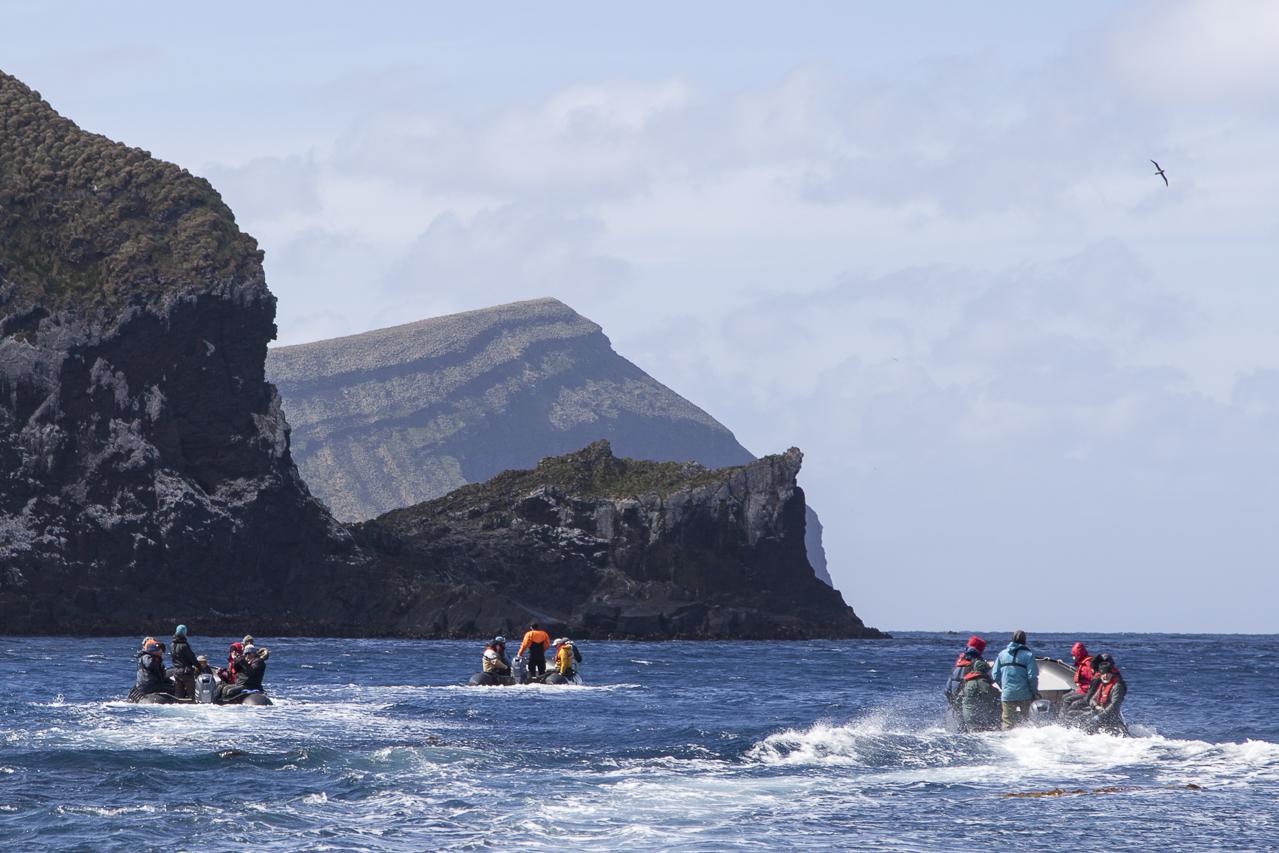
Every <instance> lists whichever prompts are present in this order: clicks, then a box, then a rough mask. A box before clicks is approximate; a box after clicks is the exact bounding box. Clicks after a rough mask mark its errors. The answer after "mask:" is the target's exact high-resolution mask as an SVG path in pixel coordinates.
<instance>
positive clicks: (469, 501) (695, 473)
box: [381, 441, 746, 521]
mask: <svg viewBox="0 0 1279 853" xmlns="http://www.w3.org/2000/svg"><path fill="white" fill-rule="evenodd" d="M744 467H746V466H744V465H739V466H735V467H731V468H720V469H717V470H711V469H709V468H707V467H705V466H704V465H699V464H697V463H696V462H650V461H647V460H642V459H621V458H618V457H617V456H614V455H613V449H612V447H611V446H610V445H609V443H608V442H607V441H597V442H595V443H593V444H591V445H590V446H589V447H585V448H583V449H581V450H579V451H577V452H576V453H568V454H565V455H563V456H552V457H548V458H546V459H543V460H542V461H541V462H539V463H537V467H536V468H533V469H531V470H526V471H504V472H502V473H501V474H498V475H497V476H496V477H494V478H493V479H491V480H489V481H487V482H484V483H475V484H472V485H467V486H462V487H461V488H460V489H457V490H456V491H453V492H450V493H449V494H447V495H445V496H444V497H441V498H437V499H435V500H433V501H427V502H425V503H422V504H419V505H417V506H414V507H408V508H406V509H402V510H397V511H395V512H391V513H388V514H387V515H385V516H383V517H382V519H381V520H383V521H394V519H396V518H397V517H399V516H401V515H404V516H419V515H422V516H432V515H435V514H436V513H445V514H447V513H449V512H453V511H455V510H458V509H462V510H465V511H469V510H470V509H471V508H472V507H475V506H477V505H484V504H490V505H501V504H504V503H506V502H509V501H510V500H512V499H514V498H519V497H522V496H523V495H526V494H528V493H529V492H532V491H534V490H535V489H539V488H546V487H549V488H554V489H558V490H559V491H561V492H562V493H564V494H565V495H569V496H572V497H573V498H577V499H581V500H600V499H625V498H636V499H638V498H643V497H645V496H648V495H657V496H658V497H661V498H665V497H667V496H668V495H670V494H671V493H673V492H677V491H682V490H685V489H695V488H697V487H699V486H707V485H711V484H713V483H720V482H724V481H725V480H726V479H728V478H729V477H730V476H731V475H732V474H733V472H735V471H738V470H741V469H742V468H744Z"/></svg>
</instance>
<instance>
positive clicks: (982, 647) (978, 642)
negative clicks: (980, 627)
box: [968, 634, 986, 654]
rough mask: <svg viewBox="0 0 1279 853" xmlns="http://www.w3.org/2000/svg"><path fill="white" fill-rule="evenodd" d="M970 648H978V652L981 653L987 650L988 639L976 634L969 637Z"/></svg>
mask: <svg viewBox="0 0 1279 853" xmlns="http://www.w3.org/2000/svg"><path fill="white" fill-rule="evenodd" d="M968 648H970V649H976V650H977V654H981V653H982V652H984V651H986V641H985V640H983V639H982V638H981V637H978V636H977V635H976V634H974V635H973V636H971V637H969V638H968Z"/></svg>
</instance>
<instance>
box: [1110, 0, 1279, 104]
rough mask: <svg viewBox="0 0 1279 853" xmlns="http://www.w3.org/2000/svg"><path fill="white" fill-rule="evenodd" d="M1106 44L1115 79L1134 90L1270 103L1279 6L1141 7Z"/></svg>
mask: <svg viewBox="0 0 1279 853" xmlns="http://www.w3.org/2000/svg"><path fill="white" fill-rule="evenodd" d="M1107 46H1108V48H1109V52H1110V59H1111V62H1112V63H1113V64H1114V67H1115V68H1116V70H1117V72H1118V74H1119V75H1120V77H1121V79H1124V80H1126V81H1127V82H1128V83H1129V84H1130V85H1132V86H1133V87H1134V88H1135V89H1136V90H1138V91H1140V92H1141V93H1142V94H1145V95H1148V96H1155V97H1159V98H1162V99H1165V100H1168V101H1182V102H1184V101H1194V100H1199V101H1220V100H1222V99H1224V100H1226V101H1229V102H1233V103H1238V102H1240V101H1260V102H1264V103H1267V104H1270V105H1274V104H1276V91H1277V88H1279V6H1276V5H1275V4H1274V3H1270V2H1266V0H1237V2H1232V3H1224V4H1223V3H1215V2H1211V0H1191V1H1190V2H1182V3H1157V4H1146V5H1145V6H1144V7H1143V8H1142V9H1141V13H1140V14H1132V15H1130V17H1129V20H1128V21H1127V22H1126V25H1125V26H1123V27H1121V28H1119V29H1118V31H1117V32H1115V33H1113V34H1112V35H1111V36H1110V38H1109V39H1108V45H1107Z"/></svg>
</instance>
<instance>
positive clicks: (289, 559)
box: [0, 74, 356, 633]
mask: <svg viewBox="0 0 1279 853" xmlns="http://www.w3.org/2000/svg"><path fill="white" fill-rule="evenodd" d="M0 129H2V132H0V625H3V630H4V631H6V632H10V633H19V632H39V633H49V632H68V633H86V632H95V631H96V632H115V631H128V632H129V633H135V632H137V631H138V630H139V626H140V625H143V624H154V623H148V622H147V621H146V620H148V619H154V620H161V619H164V620H167V619H169V618H170V617H171V616H175V615H183V616H185V617H186V618H187V619H188V620H192V619H197V618H202V619H203V624H202V627H203V628H204V629H206V630H209V629H212V628H215V627H218V626H219V625H227V626H228V627H229V626H230V625H231V624H242V620H244V619H253V618H257V617H264V618H266V617H269V619H270V621H271V622H272V623H273V624H275V625H278V626H280V627H286V626H287V625H288V624H294V623H292V622H291V621H290V620H292V619H294V618H295V617H294V616H290V615H289V613H290V612H291V611H297V610H298V609H301V610H302V611H305V615H304V616H303V615H298V616H296V619H297V622H296V624H310V623H314V622H320V621H323V620H325V619H327V618H337V617H339V616H340V614H339V613H338V612H337V611H336V610H335V609H334V608H332V607H331V605H328V604H326V603H325V602H323V601H308V600H303V599H300V598H298V597H297V596H296V595H295V594H294V591H295V590H297V589H300V588H308V587H310V586H313V583H311V581H313V580H314V579H315V578H321V577H322V578H325V579H326V582H327V583H330V584H336V585H338V586H341V585H342V580H341V578H342V575H343V573H344V572H345V571H346V570H347V569H349V568H350V566H351V565H352V564H353V561H354V560H355V557H356V551H355V549H354V546H353V543H352V542H351V539H350V536H349V535H348V534H347V532H346V531H345V529H344V528H342V527H341V525H339V524H337V523H336V522H335V521H334V520H333V519H332V517H331V516H330V515H329V513H328V512H327V510H326V509H325V508H324V506H323V505H322V504H321V503H320V502H319V501H317V500H315V499H314V498H312V497H311V496H310V494H309V493H308V491H307V489H306V486H305V485H304V484H303V482H302V480H301V479H300V478H299V477H298V475H297V471H296V469H295V467H294V465H293V462H292V459H291V458H290V455H289V442H288V427H287V424H286V423H285V420H284V417H283V415H282V413H281V411H280V402H279V397H278V396H277V395H276V393H275V390H274V388H272V387H271V385H269V384H268V383H267V382H266V379H265V375H264V362H265V359H266V346H267V342H268V341H269V340H270V339H271V338H272V337H274V334H275V326H274V316H275V299H274V297H273V296H272V295H271V293H270V292H269V291H268V290H267V287H266V283H265V280H264V277H263V273H262V264H261V261H262V253H261V252H260V251H259V250H258V248H257V244H256V243H255V242H254V240H253V238H251V237H249V236H248V235H246V234H243V233H241V232H240V231H239V229H238V228H237V227H236V225H235V220H234V217H233V216H232V214H231V211H230V210H229V209H228V208H227V207H226V206H225V205H224V204H223V203H222V200H221V198H220V197H219V196H218V194H217V193H216V192H214V190H213V189H212V187H210V186H209V184H208V183H207V182H205V181H204V180H202V179H200V178H196V177H193V176H192V175H190V174H189V173H188V172H186V171H185V170H183V169H181V168H179V167H177V166H175V165H173V164H170V163H164V162H161V161H159V160H155V159H153V158H152V157H150V156H149V155H148V154H147V153H146V152H145V151H140V150H138V149H134V148H129V147H127V146H124V145H121V144H119V143H116V142H112V141H111V140H108V139H106V138H104V137H101V136H97V135H94V134H90V133H86V132H84V131H82V130H80V129H79V128H78V127H76V126H75V125H74V124H73V123H72V122H70V121H68V120H67V119H65V118H62V117H61V116H59V115H58V114H57V113H55V112H54V110H53V109H52V108H51V107H50V106H49V105H48V104H47V103H45V102H44V101H43V100H42V99H41V98H40V96H39V94H38V93H36V92H33V91H32V90H31V89H29V88H28V87H26V86H25V85H23V84H22V83H21V82H19V81H17V80H16V79H14V78H13V77H10V76H7V75H4V74H0ZM316 608H320V610H318V611H317V609H316Z"/></svg>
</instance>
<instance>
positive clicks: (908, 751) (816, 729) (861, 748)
mask: <svg viewBox="0 0 1279 853" xmlns="http://www.w3.org/2000/svg"><path fill="white" fill-rule="evenodd" d="M1136 731H1137V732H1139V733H1140V736H1138V737H1128V738H1122V737H1115V736H1112V735H1106V734H1092V735H1088V734H1083V733H1081V732H1079V731H1078V730H1075V729H1068V728H1064V727H1061V726H1042V727H1029V726H1028V727H1024V728H1020V729H1016V730H1013V731H1010V732H986V733H980V734H956V733H953V732H948V731H946V730H945V729H943V728H941V727H940V726H923V727H919V728H910V727H908V726H903V725H902V724H901V722H900V721H899V720H896V719H893V718H892V717H891V716H890V715H889V714H887V713H884V714H877V715H872V716H868V717H864V718H861V719H858V720H854V721H850V722H847V723H842V724H836V723H830V722H821V723H817V724H815V725H813V726H810V727H808V728H806V729H786V730H784V731H781V732H777V733H775V734H772V735H769V736H768V737H766V738H764V739H763V740H761V741H759V742H758V743H756V744H754V745H753V746H752V747H751V748H750V749H748V750H747V751H746V753H745V756H744V760H745V761H746V762H747V763H748V764H757V765H761V766H766V767H767V766H773V767H802V766H825V767H847V768H862V769H864V770H867V771H872V772H873V771H882V772H885V773H889V774H891V773H892V772H894V771H898V770H900V771H909V772H910V775H911V777H912V778H914V779H918V780H927V781H932V782H938V783H951V784H953V783H965V782H967V783H972V784H982V783H987V784H988V783H991V782H994V781H997V780H998V781H1002V780H1007V779H1009V778H1015V779H1017V780H1018V784H1024V783H1026V782H1028V781H1036V780H1039V781H1045V782H1056V781H1061V780H1066V779H1070V780H1077V779H1106V778H1113V777H1115V776H1116V774H1126V773H1140V774H1143V775H1146V776H1148V778H1149V779H1150V781H1151V782H1154V783H1166V784H1190V783H1193V784H1196V785H1200V786H1205V787H1207V786H1214V787H1216V786H1234V785H1247V784H1249V783H1251V782H1254V781H1265V782H1275V781H1279V744H1274V743H1270V742H1268V741H1261V740H1246V741H1243V742H1240V743H1209V742H1207V741H1201V740H1179V739H1175V738H1167V737H1164V736H1162V735H1160V734H1157V733H1155V732H1153V731H1151V730H1148V729H1141V728H1137V729H1136Z"/></svg>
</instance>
